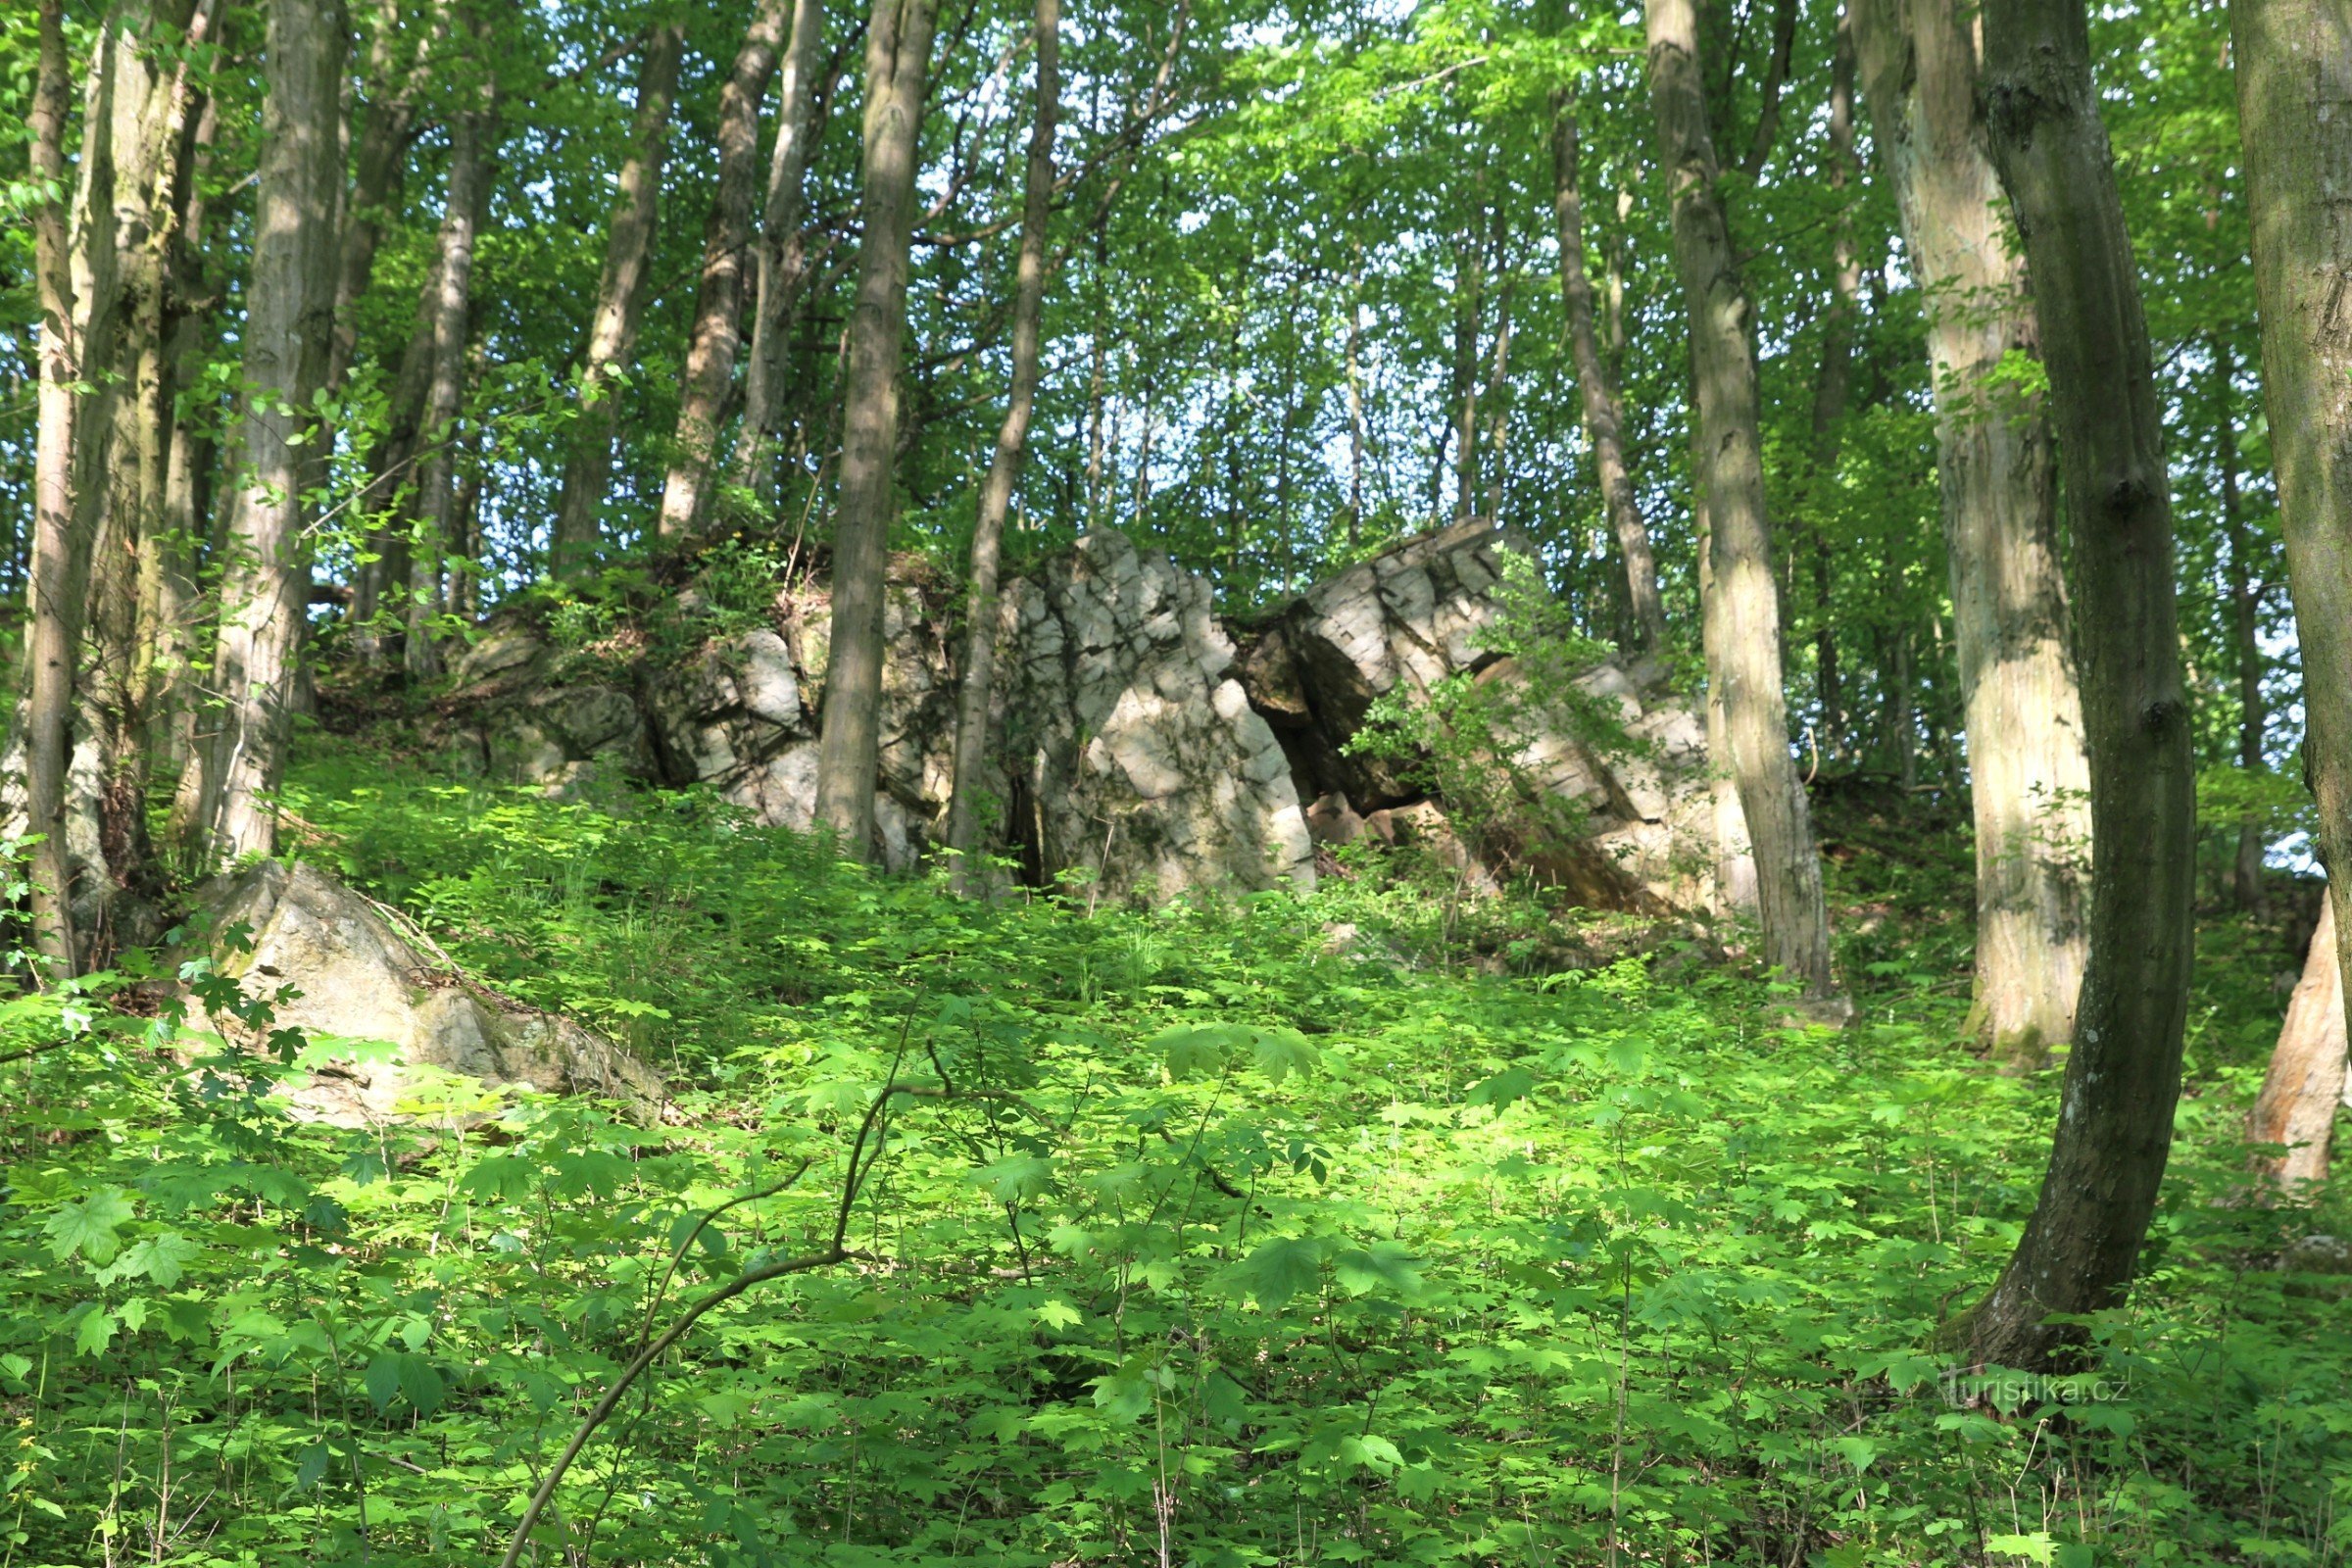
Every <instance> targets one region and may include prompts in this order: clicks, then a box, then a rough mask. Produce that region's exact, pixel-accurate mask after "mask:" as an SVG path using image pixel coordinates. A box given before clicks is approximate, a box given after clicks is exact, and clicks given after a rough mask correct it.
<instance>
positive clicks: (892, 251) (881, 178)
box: [816, 0, 939, 860]
mask: <svg viewBox="0 0 2352 1568" xmlns="http://www.w3.org/2000/svg"><path fill="white" fill-rule="evenodd" d="M938 9H939V6H938V0H874V10H873V20H872V21H871V22H870V23H869V24H868V25H867V28H866V34H865V81H866V86H865V124H864V145H865V156H864V170H863V182H864V189H863V193H862V197H861V200H860V203H859V206H860V210H861V213H862V216H863V219H864V233H863V236H862V237H861V238H860V240H859V241H858V292H857V296H856V298H855V300H854V301H853V303H852V305H851V310H850V352H849V367H848V377H849V384H848V387H847V390H846V392H845V394H844V407H843V414H842V417H843V421H844V428H843V432H842V450H841V500H840V513H839V515H838V518H837V520H836V522H835V524H834V536H833V647H832V653H831V657H830V662H829V663H828V665H827V668H826V671H825V697H824V726H823V731H822V733H821V735H820V736H819V738H818V742H817V762H816V820H817V821H819V822H821V823H823V824H824V825H826V826H827V827H829V828H831V829H832V830H833V831H834V832H835V833H836V834H837V835H839V837H840V840H841V849H842V851H843V853H845V854H847V855H849V856H851V857H853V858H857V859H860V860H862V859H865V858H868V857H869V856H871V855H872V853H873V839H874V774H875V767H876V764H877V760H878V759H879V756H880V750H881V717H882V715H881V705H882V612H883V599H884V596H885V593H886V591H887V583H886V581H885V578H886V575H887V572H888V570H889V565H890V524H891V520H892V517H893V515H894V514H895V512H896V510H897V508H896V505H895V499H894V493H893V492H894V474H893V471H892V469H893V463H894V460H895V458H896V456H897V452H898V441H899V370H900V360H901V357H902V342H903V339H904V338H905V336H906V330H907V250H908V247H909V245H910V244H911V242H912V239H913V229H914V172H915V159H916V154H917V152H918V151H919V149H920V145H921V132H922V123H923V99H924V96H925V84H924V82H925V74H926V72H927V71H928V68H929V65H930V58H931V25H932V22H933V20H934V18H935V17H936V16H937V14H938Z"/></svg>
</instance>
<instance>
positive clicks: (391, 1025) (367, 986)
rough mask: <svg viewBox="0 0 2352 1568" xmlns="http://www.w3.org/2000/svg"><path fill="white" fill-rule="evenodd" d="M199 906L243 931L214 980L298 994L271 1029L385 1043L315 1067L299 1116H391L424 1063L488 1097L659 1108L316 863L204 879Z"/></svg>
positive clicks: (565, 1021)
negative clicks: (562, 1096) (490, 1093)
mask: <svg viewBox="0 0 2352 1568" xmlns="http://www.w3.org/2000/svg"><path fill="white" fill-rule="evenodd" d="M203 903H204V907H205V909H206V911H207V912H208V913H209V915H210V916H211V921H212V927H213V929H215V930H225V929H227V928H229V927H231V926H236V925H243V926H245V927H247V928H249V929H250V931H251V933H252V943H253V945H252V949H251V951H250V952H246V953H242V954H237V955H234V956H231V957H230V958H229V959H227V960H226V961H224V962H222V964H221V969H222V971H223V972H224V973H227V974H229V975H231V976H233V977H235V978H237V979H239V980H240V981H242V982H243V983H244V985H245V988H246V990H247V991H248V992H249V993H256V992H264V991H268V990H272V989H274V988H276V987H279V986H290V987H292V988H293V989H294V991H295V992H297V993H299V994H298V995H296V996H294V997H293V998H291V999H290V1000H289V1001H286V1002H284V1003H282V1004H280V1005H279V1006H278V1007H277V1009H276V1018H275V1022H276V1024H277V1026H279V1027H292V1028H299V1029H301V1030H303V1031H304V1032H305V1033H306V1034H308V1035H310V1036H311V1037H312V1038H313V1039H314V1040H317V1039H319V1037H335V1038H337V1039H342V1040H349V1041H353V1042H360V1043H367V1044H372V1045H374V1046H377V1047H382V1046H389V1047H390V1048H391V1051H390V1053H389V1054H383V1053H382V1052H381V1051H380V1050H377V1051H369V1050H362V1051H360V1052H358V1053H356V1054H355V1059H352V1060H349V1061H335V1062H333V1063H331V1064H329V1065H326V1066H324V1067H322V1068H320V1069H319V1070H318V1071H316V1072H315V1073H314V1074H313V1075H312V1077H311V1079H310V1081H309V1082H308V1083H307V1084H304V1085H302V1086H301V1087H299V1088H297V1089H296V1090H295V1091H294V1092H293V1095H292V1097H291V1099H292V1104H293V1109H294V1113H295V1114H296V1115H298V1116H301V1117H303V1118H304V1119H306V1120H313V1121H324V1122H331V1123H333V1124H335V1125H338V1126H362V1125H373V1124H377V1123H381V1122H385V1121H389V1120H393V1119H396V1118H398V1117H400V1116H401V1115H403V1114H404V1112H403V1111H402V1109H401V1106H402V1104H403V1103H404V1102H412V1101H415V1100H417V1098H418V1096H419V1092H420V1091H422V1090H423V1089H424V1088H425V1086H424V1083H423V1078H424V1076H425V1075H424V1074H422V1073H420V1071H419V1069H425V1068H431V1069H438V1070H439V1071H441V1072H448V1073H457V1074H461V1075H463V1076H465V1077H468V1078H473V1079H477V1080H479V1081H480V1082H481V1083H482V1084H484V1085H485V1086H488V1087H491V1088H497V1087H500V1086H509V1085H511V1086H515V1087H518V1088H523V1089H533V1090H542V1091H547V1092H551V1093H553V1092H568V1093H574V1094H593V1095H601V1096H605V1097H608V1098H611V1099H614V1100H618V1101H620V1102H622V1103H624V1104H625V1105H627V1106H628V1107H629V1108H630V1110H631V1111H632V1112H634V1113H637V1114H640V1115H642V1114H646V1113H649V1112H650V1111H651V1110H652V1109H653V1108H654V1107H655V1106H657V1105H658V1104H659V1103H660V1102H661V1100H662V1081H661V1079H660V1078H659V1077H658V1076H657V1075H656V1074H654V1073H653V1072H652V1071H651V1070H650V1069H648V1068H647V1067H645V1066H644V1065H643V1064H642V1063H640V1062H638V1061H637V1060H636V1059H635V1058H634V1057H632V1056H630V1055H629V1054H627V1053H626V1052H624V1051H622V1050H620V1049H619V1048H618V1047H616V1046H614V1045H613V1044H612V1043H611V1042H610V1041H608V1040H606V1039H604V1038H603V1037H602V1036H600V1035H598V1034H596V1033H595V1032H594V1031H593V1030H590V1029H587V1028H585V1027H583V1026H582V1025H580V1024H578V1023H575V1022H573V1021H572V1020H571V1019H569V1018H565V1017H563V1016H561V1015H559V1014H555V1013H547V1012H540V1011H538V1010H536V1009H534V1008H530V1007H525V1006H523V1005H520V1004H518V1003H515V1002H512V1001H509V1000H508V999H506V998H503V997H499V996H496V995H494V994H493V993H491V992H489V991H487V990H486V989H484V988H482V987H481V986H478V985H475V984H472V983H470V982H468V981H466V979H465V977H463V976H462V975H460V974H458V973H457V972H456V971H455V969H454V968H453V967H451V966H450V965H448V964H447V963H446V962H433V961H428V960H427V957H426V956H425V955H423V954H420V953H419V952H418V948H417V941H414V940H412V938H411V937H410V936H408V935H404V934H403V933H402V932H401V931H400V930H398V929H396V928H395V926H394V924H393V922H392V920H391V919H389V918H387V916H386V913H385V911H383V910H382V909H381V908H380V907H378V906H376V905H375V904H373V903H372V902H370V901H369V900H368V899H366V898H364V897H362V896H361V895H360V894H358V893H356V892H354V891H352V890H351V889H350V888H348V887H345V886H344V885H343V884H342V883H340V882H338V881H336V880H335V879H334V878H333V877H331V876H329V875H327V874H326V873H325V872H324V871H322V870H320V869H319V868H318V867H317V866H315V865H311V864H309V863H307V862H296V863H294V864H292V865H288V864H285V863H283V862H280V861H275V860H265V861H262V862H260V863H258V864H256V865H255V866H253V867H252V868H251V869H249V870H247V871H245V872H243V873H242V874H240V875H238V876H235V877H233V878H225V879H222V880H221V881H218V882H216V883H214V884H213V885H212V886H211V887H210V888H209V889H208V890H207V896H206V897H205V899H204V901H203ZM428 1098H429V1096H428Z"/></svg>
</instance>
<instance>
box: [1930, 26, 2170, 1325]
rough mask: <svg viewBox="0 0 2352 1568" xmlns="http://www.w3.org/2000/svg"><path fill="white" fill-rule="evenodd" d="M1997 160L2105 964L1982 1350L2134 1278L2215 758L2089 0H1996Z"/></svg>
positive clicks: (2099, 1302) (2089, 1305) (2092, 987)
mask: <svg viewBox="0 0 2352 1568" xmlns="http://www.w3.org/2000/svg"><path fill="white" fill-rule="evenodd" d="M1984 23H1985V88H1986V91H1985V103H1986V105H1987V106H1988V109H1989V115H1988V119H1989V121H1990V124H1991V132H1992V155H1993V160H1994V163H1995V165H1996V166H1997V167H1998V168H1999V169H2000V172H2001V179H2002V183H2003V184H2004V185H2005V186H2006V187H2007V188H2008V191H2009V195H2010V200H2011V201H2012V202H2013V203H2014V204H2015V208H2016V213H2017V224H2018V228H2019V229H2020V231H2021V232H2023V234H2024V235H2025V243H2026V262H2027V265H2028V266H2029V267H2030V268H2031V269H2032V270H2033V274H2034V295H2035V299H2036V301H2037V304H2038V310H2039V315H2040V319H2041V338H2042V348H2043V352H2044V354H2045V356H2046V360H2047V364H2048V366H2049V377H2050V404H2051V408H2052V410H2053V411H2054V413H2055V416H2056V418H2057V420H2058V435H2059V453H2060V461H2061V462H2062V463H2063V465H2064V479H2065V494H2066V497H2067V508H2068V521H2069V524H2070V526H2071V530H2072V532H2073V535H2074V541H2075V564H2076V583H2077V587H2076V591H2077V594H2078V595H2079V600H2078V607H2077V608H2078V611H2079V624H2080V626H2081V628H2082V643H2081V646H2082V699H2083V701H2082V708H2083V713H2084V716H2085V718H2086V720H2087V723H2088V730H2089V739H2090V792H2091V819H2092V833H2093V836H2094V838H2095V840H2096V842H2097V844H2098V847H2099V849H2098V861H2097V865H2096V868H2095V870H2094V872H2093V875H2092V880H2091V908H2090V960H2089V964H2088V966H2087V967H2086V969H2085V970H2084V973H2083V977H2082V1005H2081V1008H2080V1010H2079V1011H2078V1013H2077V1015H2076V1030H2075V1046H2074V1050H2073V1051H2072V1052H2071V1053H2070V1054H2068V1056H2067V1063H2066V1084H2065V1088H2064V1090H2063V1091H2062V1099H2061V1102H2060V1103H2061V1106H2062V1108H2061V1109H2060V1111H2059V1115H2058V1129H2057V1133H2056V1135H2055V1136H2054V1138H2053V1139H2052V1141H2051V1148H2050V1164H2049V1170H2048V1173H2047V1174H2046V1175H2045V1176H2044V1177H2043V1179H2042V1187H2041V1198H2040V1201H2039V1202H2038V1203H2037V1204H2036V1205H2035V1206H2034V1216H2033V1218H2032V1219H2030V1220H2029V1221H2028V1222H2027V1224H2026V1230H2025V1234H2024V1235H2023V1236H2021V1237H2020V1238H2019V1239H2018V1244H2017V1251H2016V1254H2015V1255H2014V1256H2013V1257H2011V1259H2010V1261H2009V1266H2008V1268H2007V1270H2006V1271H2004V1272H2003V1274H2002V1275H2001V1279H2000V1282H1999V1283H1998V1284H1997V1285H1995V1286H1994V1287H1993V1290H1992V1294H1991V1295H1990V1296H1989V1297H1987V1298H1986V1299H1985V1302H1984V1304H1983V1305H1982V1306H1981V1307H1980V1308H1978V1309H1977V1310H1976V1311H1975V1313H1974V1314H1973V1322H1971V1323H1970V1324H1969V1325H1968V1327H1969V1339H1970V1343H1971V1346H1972V1353H1973V1355H1974V1356H1975V1357H1976V1358H1977V1359H1978V1360H1980V1361H1983V1362H1987V1363H1998V1364H2000V1365H2002V1366H2011V1367H2027V1368H2038V1367H2046V1366H2049V1365H2051V1364H2052V1363H2053V1362H2054V1361H2056V1360H2058V1359H2060V1358H2062V1357H2065V1356H2066V1355H2068V1354H2069V1353H2070V1352H2071V1351H2072V1350H2073V1349H2074V1348H2076V1347H2077V1346H2079V1345H2080V1344H2081V1343H2082V1330H2081V1329H2080V1328H2077V1327H2072V1326H2067V1325H2061V1324H2057V1323H2052V1322H2050V1321H2048V1319H2049V1316H2050V1314H2052V1313H2083V1312H2097V1311H2100V1310H2102V1309H2104V1308H2106V1307H2108V1306H2111V1305H2113V1304H2114V1303H2115V1302H2116V1301H2117V1300H2118V1299H2120V1298H2121V1297H2122V1295H2123V1293H2124V1291H2125V1290H2126V1288H2127V1287H2128V1286H2129V1285H2130V1283H2131V1276H2132V1273H2133V1270H2134V1268H2135V1267H2136V1265H2137V1263H2138V1260H2139V1249H2140V1244H2141V1242H2143V1241H2144V1240H2145V1239H2146V1237H2147V1229H2148V1219H2149V1216H2150V1215H2151V1214H2153V1213H2154V1212H2155V1207H2156V1191H2157V1186H2158V1184H2159V1183H2160V1182H2161V1181H2162V1179H2163V1176H2164V1165H2165V1156H2166V1154H2167V1152H2169V1151H2170V1149H2171V1146H2172V1138H2173V1115H2174V1110H2175V1107H2176V1105H2177V1104H2178V1103H2179V1100H2180V1042H2181V1027H2182V1024H2183V1022H2184V1021H2185V1019H2186V1016H2187V1008H2188V966H2189V955H2190V913H2191V905H2192V901H2193V898H2194V895H2195V886H2196V884H2195V878H2196V860H2195V853H2194V852H2195V841H2194V836H2193V835H2194V832H2195V823H2194V801H2195V789H2196V771H2195V765H2194V761H2193V759H2192V758H2191V756H2190V751H2189V720H2188V703H2187V696H2186V693H2185V692H2184V691H2183V690H2182V687H2181V683H2180V641H2179V634H2178V630H2177V627H2176V623H2175V619H2174V604H2173V531H2172V499H2171V485H2170V483H2169V481H2168V478H2167V475H2166V472H2165V462H2164V438H2163V405H2162V403H2161V402H2160V401H2159V399H2158V396H2157V392H2156V380H2155V371H2154V365H2153V360H2152V357H2151V355H2150V353H2149V349H2148V328H2147V320H2146V318H2145V317H2144V316H2143V315H2142V314H2141V311H2140V302H2139V280H2138V278H2137V276H2136V274H2135V273H2134V271H2133V269H2132V262H2131V239H2130V236H2129V235H2128V234H2127V232H2126V231H2125V227H2124V211H2123V203H2122V200H2121V197H2120V196H2119V194H2118V192H2117V189H2116V180H2115V166H2114V162H2113V155H2112V153H2111V152H2110V150H2109V148H2108V144H2107V133H2106V129H2105V127H2104V126H2103V125H2102V124H2101V123H2100V121H2099V111H2098V98H2097V95H2096V91H2095V89H2094V88H2093V86H2092V83H2091V75H2090V42H2089V30H2088V26H2087V25H2086V23H2085V20H2084V17H2083V9H2082V0H1990V3H1989V4H1987V5H1986V7H1985V16H1984Z"/></svg>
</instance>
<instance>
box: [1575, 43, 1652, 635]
mask: <svg viewBox="0 0 2352 1568" xmlns="http://www.w3.org/2000/svg"><path fill="white" fill-rule="evenodd" d="M1582 160H1583V152H1582V149H1581V148H1580V146H1579V145H1578V137H1577V123H1576V102H1575V100H1574V98H1573V97H1571V96H1570V94H1569V92H1568V90H1567V89H1566V88H1562V89H1561V90H1559V91H1558V92H1555V93H1553V94H1552V97H1551V212H1552V217H1553V219H1554V221H1556V223H1557V226H1558V228H1559V234H1560V293H1561V295H1562V296H1563V298H1564V300H1565V302H1566V305H1567V309H1568V349H1569V353H1570V354H1571V355H1573V356H1574V358H1575V361H1576V389H1577V394H1578V398H1579V400H1580V401H1581V403H1582V404H1583V407H1584V414H1585V437H1586V439H1587V440H1588V441H1590V442H1591V443H1592V447H1593V468H1594V469H1595V471H1596V472H1597V474H1598V477H1599V480H1600V501H1601V510H1602V511H1603V512H1604V513H1606V514H1607V515H1608V519H1609V531H1610V532H1611V533H1612V534H1614V535H1615V537H1616V540H1617V555H1618V559H1619V560H1620V561H1621V562H1622V563H1623V564H1624V566H1625V584H1626V597H1627V599H1628V601H1629V608H1630V609H1631V611H1632V613H1633V618H1634V625H1635V634H1636V636H1637V637H1639V639H1640V648H1641V650H1642V652H1643V653H1656V652H1658V651H1659V650H1661V649H1663V648H1664V647H1665V646H1666V607H1665V603H1664V601H1663V600H1661V599H1660V598H1659V596H1658V562H1657V557H1656V555H1655V554H1653V553H1652V552H1651V550H1650V547H1649V528H1648V525H1647V524H1646V523H1644V522H1643V521H1642V508H1641V505H1640V503H1639V502H1637V501H1636V500H1635V499H1634V476H1633V470H1632V468H1631V467H1630V466H1628V465H1627V463H1626V461H1625V413H1624V405H1623V403H1622V401H1621V400H1620V399H1619V397H1618V392H1617V378H1616V376H1615V375H1614V374H1612V373H1611V371H1610V368H1609V367H1608V366H1607V365H1606V364H1605V363H1603V361H1602V360H1601V357H1600V335H1599V333H1598V331H1597V330H1596V329H1595V327H1594V324H1593V280H1592V279H1591V278H1590V277H1588V276H1586V274H1585V204H1584V196H1583V194H1582V192H1583V183H1582V179H1581V174H1580V166H1581V163H1582Z"/></svg>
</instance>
